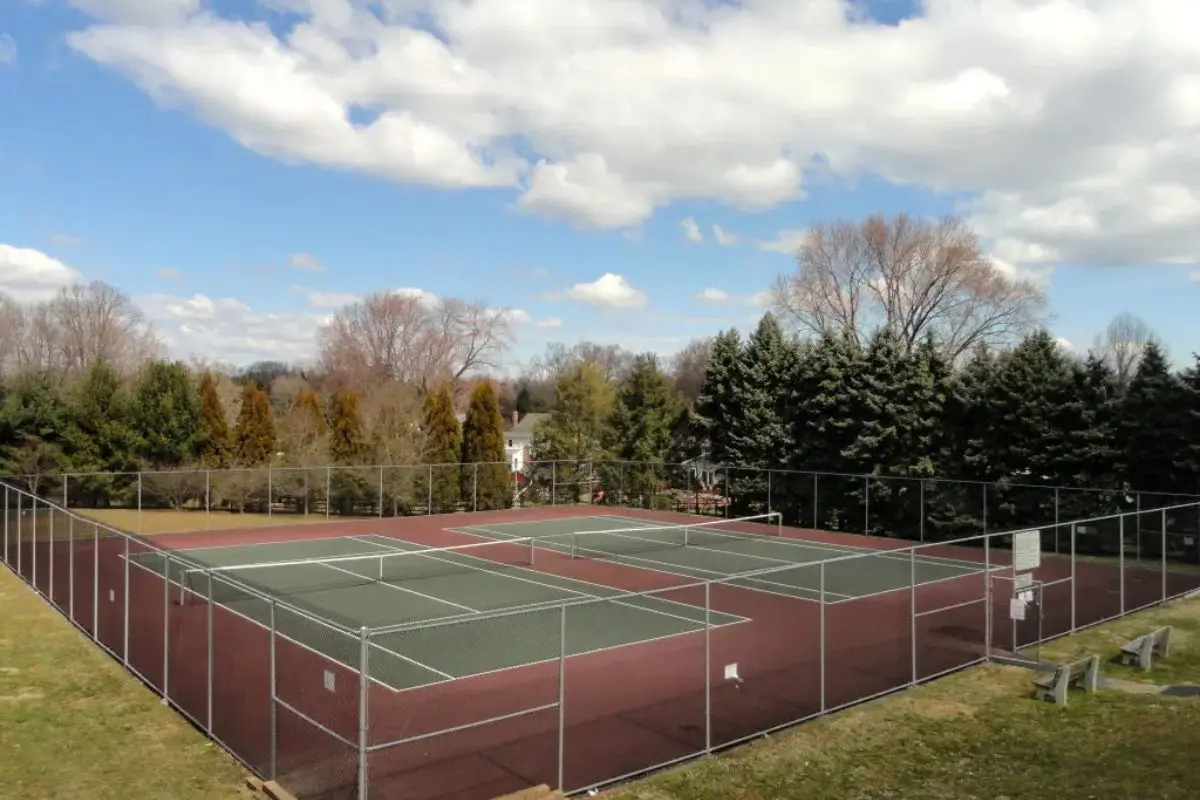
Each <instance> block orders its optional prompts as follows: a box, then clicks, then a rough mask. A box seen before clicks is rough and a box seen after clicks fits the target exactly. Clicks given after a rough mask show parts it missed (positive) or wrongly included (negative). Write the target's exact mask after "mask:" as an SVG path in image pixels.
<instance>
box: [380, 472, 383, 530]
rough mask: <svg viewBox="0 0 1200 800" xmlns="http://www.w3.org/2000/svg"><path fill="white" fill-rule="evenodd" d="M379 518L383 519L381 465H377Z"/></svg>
mask: <svg viewBox="0 0 1200 800" xmlns="http://www.w3.org/2000/svg"><path fill="white" fill-rule="evenodd" d="M379 518H380V519H383V465H382V464H380V465H379Z"/></svg>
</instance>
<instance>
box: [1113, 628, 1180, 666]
mask: <svg viewBox="0 0 1200 800" xmlns="http://www.w3.org/2000/svg"><path fill="white" fill-rule="evenodd" d="M1171 630H1172V628H1171V626H1170V625H1164V626H1163V627H1161V628H1159V629H1158V630H1154V631H1150V633H1147V634H1146V635H1145V636H1139V637H1137V638H1136V639H1132V640H1130V641H1128V642H1126V643H1125V644H1123V645H1121V663H1122V664H1125V665H1126V666H1133V665H1134V664H1137V665H1138V666H1139V667H1141V668H1142V669H1150V664H1151V662H1153V660H1154V657H1155V656H1158V657H1159V658H1166V657H1167V656H1168V655H1169V654H1170V652H1171Z"/></svg>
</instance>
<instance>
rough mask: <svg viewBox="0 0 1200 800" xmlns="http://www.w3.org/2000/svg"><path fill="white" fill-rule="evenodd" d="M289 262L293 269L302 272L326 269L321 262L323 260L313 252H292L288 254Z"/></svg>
mask: <svg viewBox="0 0 1200 800" xmlns="http://www.w3.org/2000/svg"><path fill="white" fill-rule="evenodd" d="M288 264H290V265H291V266H292V268H293V269H298V270H301V271H302V272H320V271H321V270H323V269H325V267H324V265H322V264H321V260H320V259H319V258H317V257H316V256H314V255H313V254H312V253H292V254H291V255H290V256H288Z"/></svg>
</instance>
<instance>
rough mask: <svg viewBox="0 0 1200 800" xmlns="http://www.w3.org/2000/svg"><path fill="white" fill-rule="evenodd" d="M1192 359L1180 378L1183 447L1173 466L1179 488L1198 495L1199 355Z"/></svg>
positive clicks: (1199, 477) (1199, 487)
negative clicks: (1177, 472)
mask: <svg viewBox="0 0 1200 800" xmlns="http://www.w3.org/2000/svg"><path fill="white" fill-rule="evenodd" d="M1192 359H1193V361H1192V365H1191V366H1190V367H1188V368H1187V369H1186V370H1184V372H1183V374H1182V375H1181V376H1180V379H1181V383H1182V386H1183V407H1184V409H1185V412H1184V419H1183V425H1182V428H1181V432H1182V434H1183V440H1184V447H1183V452H1181V453H1180V457H1179V458H1178V460H1177V461H1176V464H1175V466H1176V468H1177V469H1178V471H1179V476H1180V477H1179V483H1180V488H1181V489H1183V490H1184V491H1187V492H1190V493H1192V494H1200V353H1195V354H1194V355H1193V356H1192Z"/></svg>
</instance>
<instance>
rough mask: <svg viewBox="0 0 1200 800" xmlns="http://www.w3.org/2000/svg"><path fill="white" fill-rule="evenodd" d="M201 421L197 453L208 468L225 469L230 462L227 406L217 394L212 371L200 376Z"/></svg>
mask: <svg viewBox="0 0 1200 800" xmlns="http://www.w3.org/2000/svg"><path fill="white" fill-rule="evenodd" d="M199 394H200V422H199V432H198V436H197V441H196V454H197V455H198V456H199V458H200V464H201V465H202V466H203V467H205V468H207V469H224V468H225V467H227V466H228V464H229V448H230V432H229V423H228V422H227V421H226V419H225V408H224V406H223V405H222V404H221V397H220V395H218V394H217V381H216V379H215V378H214V377H213V375H212V373H210V372H205V373H204V374H203V375H201V376H200V385H199Z"/></svg>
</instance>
